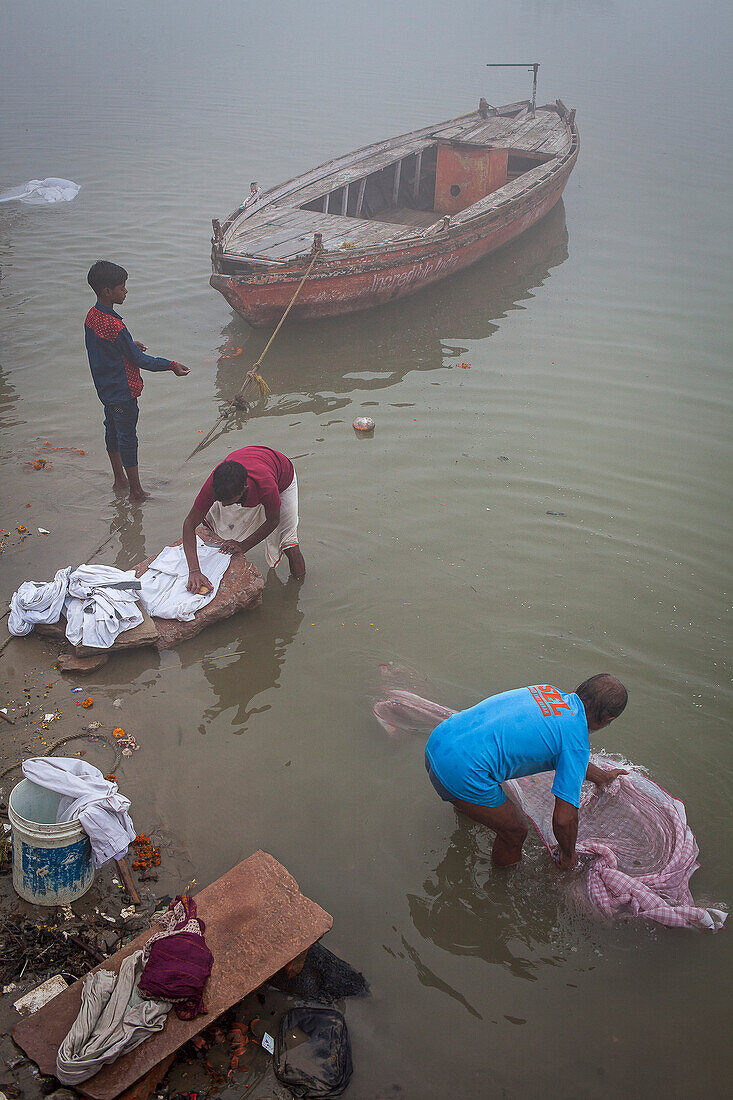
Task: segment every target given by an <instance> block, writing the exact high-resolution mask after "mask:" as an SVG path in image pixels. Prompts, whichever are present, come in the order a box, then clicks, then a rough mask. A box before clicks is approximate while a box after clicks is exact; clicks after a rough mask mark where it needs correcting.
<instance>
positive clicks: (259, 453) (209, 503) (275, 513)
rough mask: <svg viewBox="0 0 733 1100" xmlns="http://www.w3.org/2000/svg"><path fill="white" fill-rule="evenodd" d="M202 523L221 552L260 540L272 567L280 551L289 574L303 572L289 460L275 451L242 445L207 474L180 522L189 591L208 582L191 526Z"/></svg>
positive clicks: (294, 484)
mask: <svg viewBox="0 0 733 1100" xmlns="http://www.w3.org/2000/svg"><path fill="white" fill-rule="evenodd" d="M204 522H205V523H206V525H207V526H208V527H210V528H211V530H212V531H213V532H214V533H215V534H216V535H218V536H219V538H221V539H223V540H224V541H223V543H222V546H221V552H222V553H223V554H246V553H247V552H248V551H249V550H251V549H252V548H253V547H254V546H257V545H258V544H259V543H261V542H263V541H264V543H265V558H266V559H267V564H268V565H269V566H270V567H271V568H272V569H274V568H275V566H276V565H277V564H278V562H279V561H280V558H281V557H282V555H283V554H285V556H286V558H287V559H288V561H289V562H290V575H291V576H292V577H297V578H298V579H300V578H302V577H303V576H304V575H305V560H304V558H303V555H302V553H301V551H300V546H299V545H298V480H297V478H296V476H295V467H294V466H293V464H292V462H291V461H290V459H289V458H286V456H285V455H284V454H280V452H279V451H273V450H271V449H270V447H242V448H241V449H240V450H238V451H232V453H231V454H230V455H228V456H227V458H226V459H225V460H224V462H221V463H219V465H218V466H217V467H216V469H215V470H214V471H213V473H211V474H209V476H208V478H207V479H206V481H205V482H204V484H203V487H202V489H201V492H200V493H199V495H198V496H197V497H196V500H195V501H194V502H193V507H192V508H191V511H190V512H189V513H188V515H187V516H186V518H185V520H184V521H183V550H184V553H185V555H186V561H187V562H188V585H187V587H188V591H189V592H200V591H201V590H202V589H204V590H205V589H210V588H211V587H212V586H211V582H210V581H209V580H208V578H207V577H205V576H204V575H203V573H202V572H201V566H200V564H199V558H198V553H197V550H196V528H197V527H198V526H199V524H200V523H204Z"/></svg>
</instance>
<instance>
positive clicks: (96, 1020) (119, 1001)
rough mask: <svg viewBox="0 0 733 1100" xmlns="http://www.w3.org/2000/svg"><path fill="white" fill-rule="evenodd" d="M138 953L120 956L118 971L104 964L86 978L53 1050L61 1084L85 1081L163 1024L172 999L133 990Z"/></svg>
mask: <svg viewBox="0 0 733 1100" xmlns="http://www.w3.org/2000/svg"><path fill="white" fill-rule="evenodd" d="M142 954H143V953H142V951H133V953H132V954H131V955H128V956H127V958H126V959H123V960H122V965H121V966H120V972H119V975H117V974H115V973H114V971H112V970H104V969H103V970H96V971H92V973H91V974H87V976H86V978H85V979H84V984H83V986H82V990H81V1008H80V1009H79V1015H78V1016H77V1017H76V1019H75V1020H74V1022H73V1024H72V1025H71V1029H70V1030H69V1033H68V1035H67V1036H66V1038H65V1039H64V1040H63V1042H62V1043H61V1046H60V1047H59V1051H58V1054H57V1056H56V1076H57V1077H58V1079H59V1081H62V1082H63V1083H64V1084H65V1085H77V1084H79V1082H80V1081H87V1080H88V1079H89V1078H90V1077H93V1076H94V1074H95V1073H97V1072H98V1070H100V1069H101V1068H102V1066H104V1065H106V1064H107V1063H108V1062H114V1061H116V1060H117V1059H118V1058H120V1057H121V1056H122V1055H123V1054H125V1053H126V1052H127V1051H128V1050H134V1048H135V1047H137V1046H140V1043H142V1042H144V1041H145V1039H147V1038H148V1036H149V1035H153V1034H154V1033H155V1032H156V1031H162V1029H163V1027H164V1026H165V1022H166V1019H167V1018H168V1013H169V1012H170V1008H171V1002H170V1001H155V1000H143V999H142V998H141V997H140V996H139V994H138V992H137V983H138V981H139V980H140V976H141V974H142V972H143V969H144V965H145V964H144V962H143V958H142Z"/></svg>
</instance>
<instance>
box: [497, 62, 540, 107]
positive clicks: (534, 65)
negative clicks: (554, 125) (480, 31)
mask: <svg viewBox="0 0 733 1100" xmlns="http://www.w3.org/2000/svg"><path fill="white" fill-rule="evenodd" d="M539 67H540V63H539V61H531V62H529V63H525V62H522V61H499V62H497V63H493V64H492V63H489V64H487V66H486V68H487V69H526V70H527V72H528V73H532V114H534V113H535V107H536V105H537V72H538V70H539Z"/></svg>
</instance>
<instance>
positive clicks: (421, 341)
mask: <svg viewBox="0 0 733 1100" xmlns="http://www.w3.org/2000/svg"><path fill="white" fill-rule="evenodd" d="M567 257H568V232H567V227H566V224H565V209H564V206H563V203H562V202H559V203H558V204H557V205H556V206H555V207H554V208H553V209H552V210H551V211H550V213H549V214H548V215H547V217H545V218H543V220H542V221H541V222H540V223H539V224H538V225H536V226H534V227H533V228H532V229H530V230H528V231H527V232H526V233H524V234H523V235H522V236H521V237H519V238H518V239H517V240H516V241H514V242H512V243H511V244H509V245H507V246H506V247H505V248H502V249H500V250H499V251H498V252H495V253H493V254H492V255H491V256H489V257H488V258H487V259H486V260H483V261H482V262H481V263H478V264H475V265H474V266H473V267H471V268H470V269H468V270H467V271H463V272H459V273H458V274H457V275H455V276H454V277H453V278H451V279H448V280H446V281H444V282H442V283H438V284H436V285H434V286H432V287H428V288H427V289H426V290H424V291H422V292H421V293H419V294H417V295H415V296H414V297H412V298H407V299H404V300H402V301H399V302H393V303H391V304H389V305H386V306H383V307H381V308H380V309H376V310H372V311H371V312H370V313H364V314H353V315H352V316H350V317H348V318H333V319H331V320H326V321H322V322H321V323H320V324H319V325H317V326H315V327H314V326H311V325H308V324H298V323H292V324H291V323H289V321H286V322H285V325H284V326H283V328H282V329H281V330H280V332H279V333H278V336H277V339H276V341H275V342H274V343H273V345H272V347H271V348H270V350H269V351H268V353H267V357H266V359H265V362H264V364H263V367H262V371H263V373H264V376H265V378H266V379H267V382H268V385H269V386H270V387H271V391H272V392H271V393H270V395H269V396H268V398H267V401H266V402H261V403H260V404H259V405H254V406H253V407H252V408H251V410H250V413H249V415H250V416H280V415H292V414H293V413H306V412H312V413H316V414H317V415H322V414H323V413H325V412H330V411H335V410H337V409H340V408H343V407H344V406H346V405H348V404H349V403H350V400H351V398H350V397H349V396H348V395H350V394H352V393H354V392H356V391H358V392H359V393H360V394H362V395H363V394H364V393H366V392H368V391H369V390H375V391H376V390H382V389H385V388H388V387H390V386H395V385H397V384H398V383H400V382H401V381H402V380H403V379H404V378H405V376H406V375H407V374H408V373H409V372H410V371H414V370H420V371H426V370H437V369H440V368H443V367H444V366H446V365H447V364H446V360H450V359H451V358H454V357H456V356H459V355H463V354H464V353H465V351H466V349H465V347H464V346H462V342H463V341H475V340H483V339H486V338H488V337H489V336H491V335H492V334H493V333H494V332H496V331H497V329H498V328H499V326H500V323H501V320H502V318H504V317H506V315H507V313H509V312H510V311H511V310H513V309H522V308H525V306H524V303H525V302H528V301H531V299H532V298H533V297H534V292H535V291H536V290H537V289H538V288H539V287H541V286H542V285H543V283H544V282H545V280H546V279H547V277H548V276H549V274H550V272H551V271H552V269H553V268H555V267H559V265H560V264H562V263H563V262H564V261H565V260H566V259H567ZM268 339H269V334H262V333H261V332H259V331H258V330H253V329H252V328H250V326H249V325H247V324H246V322H244V321H243V320H241V318H239V317H234V318H233V319H232V320H231V321H230V322H229V324H227V325H226V327H225V328H224V329H223V330H222V336H221V347H222V348H225V347H231V346H236V347H241V348H242V349H243V352H242V354H241V355H238V356H237V357H236V358H234V359H228V358H227V359H225V358H222V359H220V360H219V363H218V366H217V373H216V392H217V396H218V397H219V398H220V400H221V401H222V402H223V403H226V402H228V401H229V400H230V398H231V397H232V396H233V395H234V394H235V393H236V392H237V390H238V389H239V387H240V386H241V384H242V381H243V377H244V373H245V371H246V370H247V369H249V367H250V365H251V364H252V363H254V362H255V361H256V360H257V359H258V357H259V356H260V355H261V354H262V351H263V350H264V347H265V345H266V343H267V340H268ZM244 419H245V417H244V415H241V416H234V417H232V419H231V420H230V422H229V424H228V427H227V429H226V431H229V432H232V431H234V432H236V430H237V429H238V428H239V427H241V425H242V423H243V422H244ZM224 434H226V432H225V433H224ZM231 444H232V445H231V447H229V445H228V444H227V443H226V442H223V441H220V443H219V446H218V450H220V451H221V453H222V454H223V453H226V450H227V447H229V449H230V450H231V449H232V448H233V447H234V446H235V442H234V440H232V441H231Z"/></svg>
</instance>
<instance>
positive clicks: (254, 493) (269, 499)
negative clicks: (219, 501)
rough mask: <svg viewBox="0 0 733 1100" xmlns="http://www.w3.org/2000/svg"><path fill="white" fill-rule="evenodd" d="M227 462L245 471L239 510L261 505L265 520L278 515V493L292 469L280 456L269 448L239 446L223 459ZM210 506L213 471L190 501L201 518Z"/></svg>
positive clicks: (287, 482)
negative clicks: (244, 485)
mask: <svg viewBox="0 0 733 1100" xmlns="http://www.w3.org/2000/svg"><path fill="white" fill-rule="evenodd" d="M226 461H227V462H238V463H239V464H240V465H241V466H244V468H245V470H246V471H247V496H246V497H245V499H244V501H243V504H242V507H244V508H256V507H257V505H258V504H261V505H262V506H263V507H264V509H265V515H266V516H268V518H269V517H270V516H271V515H273V516H275V515H278V514H279V512H280V493H282V492H284V490H285V489H287V487H288V485H290V484H291V482H292V480H293V475H294V474H295V468H294V466H293V464H292V462H291V461H290V459H289V458H287V457H286V456H285V455H284V454H281V453H280V451H273V450H271V448H270V447H241V448H240V449H239V450H238V451H232V453H231V454H230V455H227V457H226ZM213 503H214V471H213V470H212V471H211V473H210V474H209V476H208V477H207V479H206V481H205V482H204V484H203V486H202V488H201V492H200V493H199V495H198V496H197V497H196V499H195V501H194V502H193V504H194V508H196V509H197V510H198V511H199V512H201V514H202V515H204V516H205V515H206V513H207V512H208V510H209V508H211V505H212V504H213Z"/></svg>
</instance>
